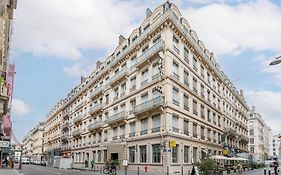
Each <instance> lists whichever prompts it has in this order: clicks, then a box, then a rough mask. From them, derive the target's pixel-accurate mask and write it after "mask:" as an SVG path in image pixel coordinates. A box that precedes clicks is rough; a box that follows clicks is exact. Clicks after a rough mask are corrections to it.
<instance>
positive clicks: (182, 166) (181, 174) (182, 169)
mask: <svg viewBox="0 0 281 175" xmlns="http://www.w3.org/2000/svg"><path fill="white" fill-rule="evenodd" d="M181 175H183V166H182V167H181Z"/></svg>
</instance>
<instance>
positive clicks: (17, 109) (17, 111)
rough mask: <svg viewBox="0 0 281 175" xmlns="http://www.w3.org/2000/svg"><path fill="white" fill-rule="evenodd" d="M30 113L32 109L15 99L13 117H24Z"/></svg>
mask: <svg viewBox="0 0 281 175" xmlns="http://www.w3.org/2000/svg"><path fill="white" fill-rule="evenodd" d="M29 112H30V107H29V106H28V105H27V104H26V103H25V102H24V101H22V100H20V99H17V98H14V99H13V101H12V115H15V116H23V115H25V114H27V113H29Z"/></svg>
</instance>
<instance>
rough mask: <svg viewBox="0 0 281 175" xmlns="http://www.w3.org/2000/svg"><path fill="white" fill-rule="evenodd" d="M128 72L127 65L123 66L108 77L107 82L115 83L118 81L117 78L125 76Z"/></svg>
mask: <svg viewBox="0 0 281 175" xmlns="http://www.w3.org/2000/svg"><path fill="white" fill-rule="evenodd" d="M128 72H129V69H128V68H127V67H126V68H123V69H122V70H121V71H119V72H117V73H116V74H115V75H114V76H113V77H111V78H110V80H109V84H110V85H114V84H115V83H118V82H119V80H121V79H122V78H124V77H126V75H127V74H128Z"/></svg>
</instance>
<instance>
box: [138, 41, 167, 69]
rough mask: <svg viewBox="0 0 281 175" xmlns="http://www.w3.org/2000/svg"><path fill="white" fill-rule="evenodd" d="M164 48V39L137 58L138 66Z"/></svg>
mask: <svg viewBox="0 0 281 175" xmlns="http://www.w3.org/2000/svg"><path fill="white" fill-rule="evenodd" d="M163 49H164V41H162V40H161V41H159V42H157V43H156V44H154V45H153V46H152V47H151V48H149V49H148V51H146V52H145V53H143V54H142V55H141V56H140V57H138V58H137V63H136V65H135V66H136V67H140V66H141V65H143V64H144V63H145V62H146V61H147V60H148V59H149V58H150V57H152V56H154V55H155V54H157V53H158V52H160V51H161V50H163Z"/></svg>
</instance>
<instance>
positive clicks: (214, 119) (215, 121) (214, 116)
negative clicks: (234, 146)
mask: <svg viewBox="0 0 281 175" xmlns="http://www.w3.org/2000/svg"><path fill="white" fill-rule="evenodd" d="M213 124H214V125H216V124H217V116H216V113H214V112H213Z"/></svg>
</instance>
